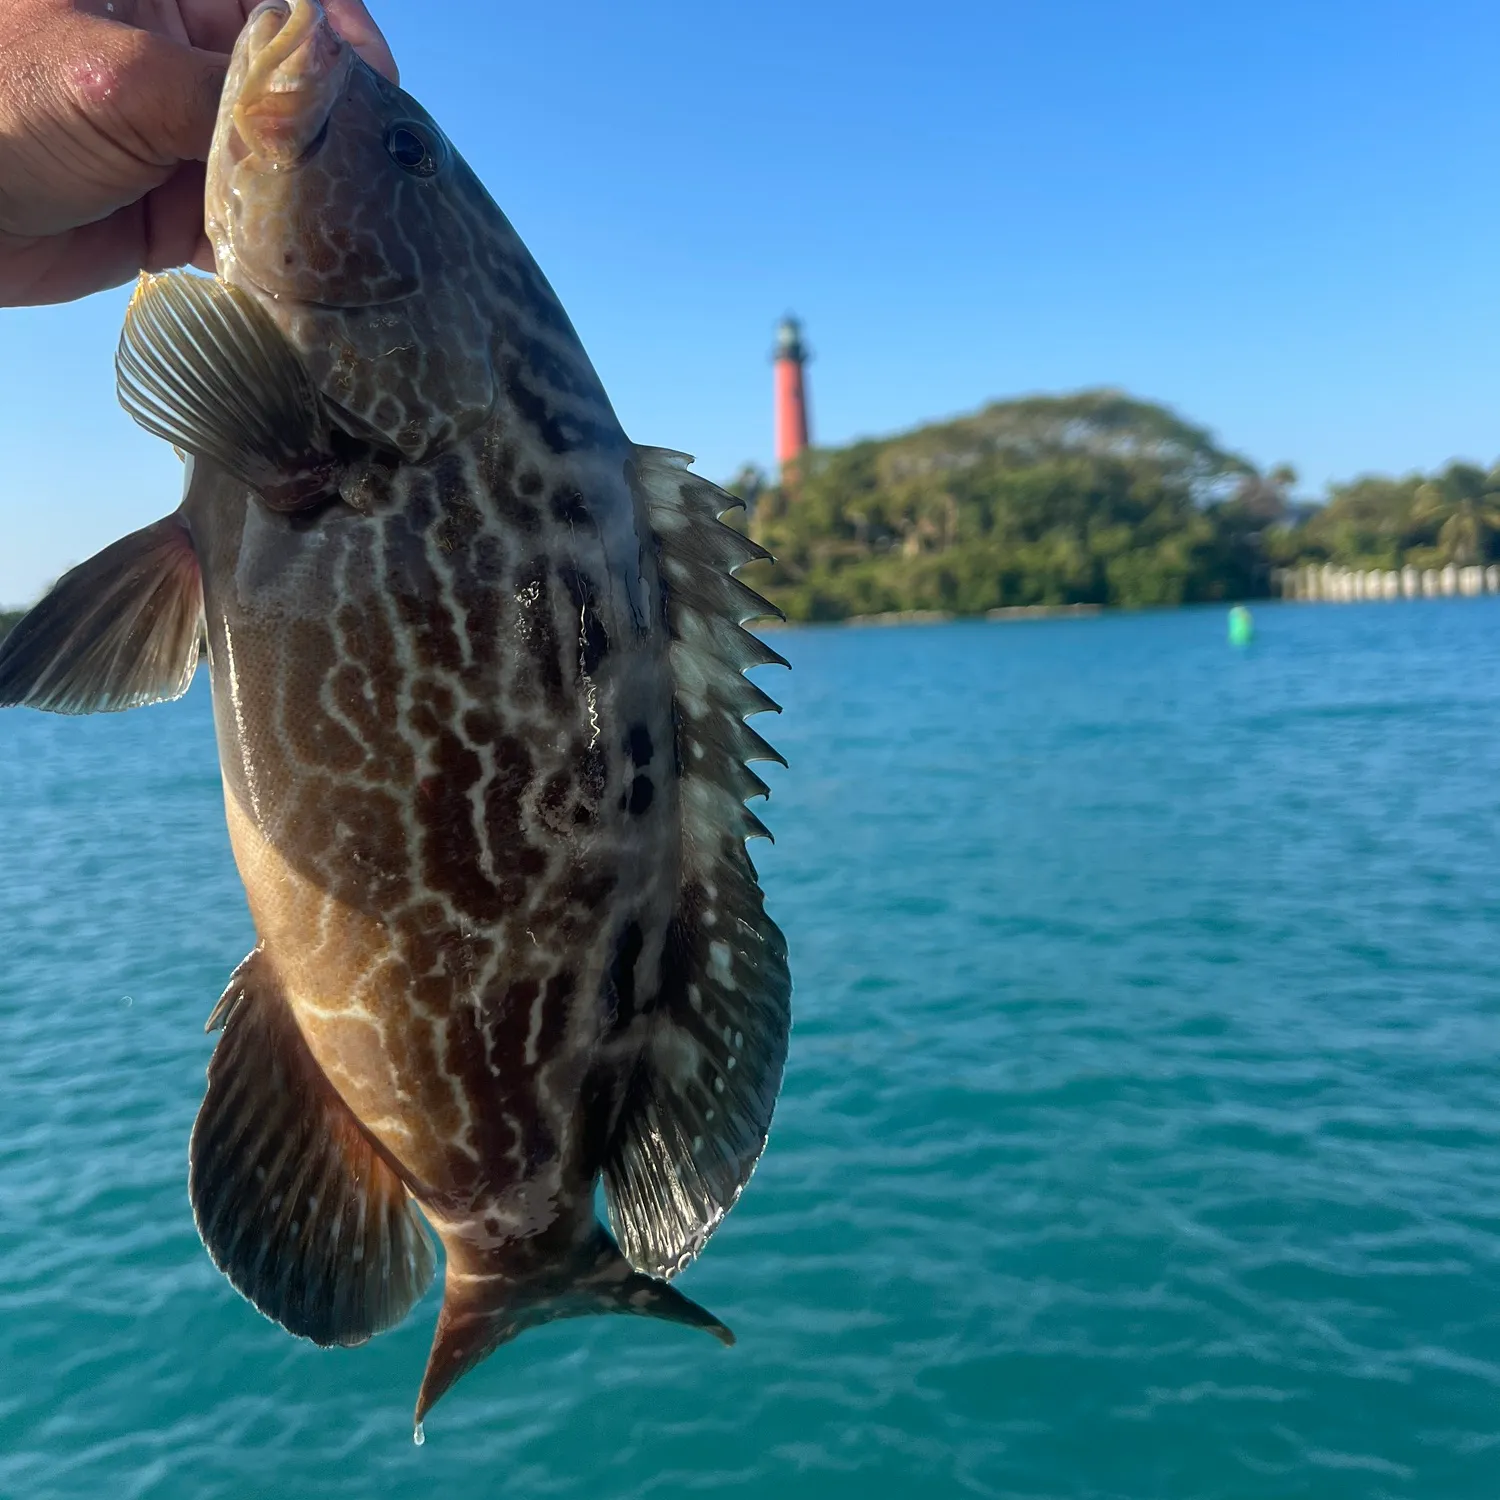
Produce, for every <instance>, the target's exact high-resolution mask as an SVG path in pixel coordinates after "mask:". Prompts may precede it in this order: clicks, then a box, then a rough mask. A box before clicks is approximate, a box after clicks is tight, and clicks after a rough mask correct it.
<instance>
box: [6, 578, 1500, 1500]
mask: <svg viewBox="0 0 1500 1500" xmlns="http://www.w3.org/2000/svg"><path fill="white" fill-rule="evenodd" d="M1256 624H1257V637H1256V640H1255V643H1254V644H1253V645H1252V646H1251V647H1250V648H1249V649H1247V650H1244V651H1233V650H1231V649H1230V648H1229V647H1228V646H1227V645H1226V644H1225V620H1224V615H1223V613H1222V612H1221V611H1184V612H1180V613H1176V614H1160V615H1139V616H1134V617H1114V618H1103V619H1097V620H1063V621H1043V622H1028V623H1024V624H1006V625H998V624H995V625H953V626H945V627H936V628H916V629H905V628H903V629H864V630H854V629H851V630H829V631H799V632H787V633H785V634H783V635H780V636H778V638H777V645H778V646H780V647H781V648H782V649H783V650H784V651H785V653H786V654H787V655H788V656H789V657H790V658H791V659H792V661H793V664H794V666H795V671H794V673H793V674H792V675H791V676H790V677H787V676H785V675H784V674H782V675H779V676H776V677H775V678H774V679H770V678H768V679H767V680H768V685H769V686H772V687H773V688H774V689H775V690H777V691H778V692H779V694H780V695H781V696H782V697H783V698H784V700H785V702H786V704H787V709H788V711H787V713H786V715H785V716H784V717H783V719H782V720H780V721H779V722H778V723H776V724H775V726H774V730H773V738H775V740H776V741H777V743H778V744H780V745H781V747H782V748H783V749H784V750H785V751H786V752H787V753H788V756H789V757H790V759H791V761H792V771H791V772H790V773H788V774H782V775H778V776H777V777H776V778H775V783H776V795H775V799H774V800H773V802H772V804H771V807H770V810H769V814H768V816H769V819H770V821H771V823H772V824H773V826H774V827H775V829H776V832H777V834H778V837H779V840H780V841H779V843H778V845H777V847H776V848H775V849H774V850H766V847H765V846H764V845H758V846H757V850H758V851H761V853H760V856H759V857H760V859H761V863H762V866H763V869H764V870H765V873H766V880H767V884H768V887H769V890H770V896H771V901H772V905H773V909H774V910H775V912H776V914H777V916H778V917H779V918H780V920H781V922H782V923H783V925H784V926H785V928H786V930H787V934H788V937H789V939H790V942H791V947H792V954H793V963H794V971H795V974H796V978H797V1025H796V1030H795V1032H794V1036H793V1049H792V1056H791V1062H790V1066H789V1072H788V1077H787V1085H786V1091H785V1093H784V1095H783V1099H782V1103H781V1108H780V1112H779V1114H778V1116H777V1123H776V1128H775V1130H774V1132H773V1134H772V1139H771V1145H770V1149H769V1151H768V1153H767V1155H766V1158H765V1161H764V1163H763V1164H762V1166H761V1168H760V1171H759V1172H758V1174H757V1175H756V1178H755V1180H754V1182H753V1183H752V1184H751V1186H750V1188H749V1189H748V1190H747V1192H746V1194H745V1197H744V1199H743V1200H742V1202H741V1204H740V1206H739V1207H738V1208H737V1209H736V1211H735V1213H734V1214H733V1215H732V1216H731V1217H730V1219H729V1221H728V1222H727V1223H726V1225H725V1227H724V1228H723V1229H722V1230H721V1231H720V1233H719V1235H718V1236H717V1237H716V1239H715V1240H714V1242H713V1244H712V1246H711V1248H710V1249H709V1251H708V1253H707V1254H706V1255H705V1256H704V1258H703V1260H702V1261H701V1262H700V1263H699V1264H698V1265H697V1266H695V1267H694V1268H693V1269H692V1270H691V1271H689V1272H688V1273H687V1275H686V1276H685V1278H684V1286H685V1288H686V1289H687V1290H688V1291H689V1292H690V1294H691V1295H692V1296H694V1297H695V1298H698V1299H699V1300H701V1301H702V1302H704V1303H705V1304H706V1305H708V1306H709V1307H711V1308H713V1309H714V1311H715V1312H717V1313H719V1314H720V1315H721V1316H723V1317H724V1318H725V1319H726V1320H727V1321H728V1322H729V1323H730V1324H731V1325H732V1326H733V1327H734V1328H735V1329H736V1331H737V1332H738V1334H739V1337H740V1343H739V1345H738V1347H737V1348H735V1349H732V1350H728V1351H726V1350H723V1349H721V1348H719V1347H718V1346H717V1345H716V1344H714V1343H713V1342H712V1341H710V1340H708V1339H706V1338H703V1337H702V1336H701V1335H694V1334H692V1333H690V1332H688V1331H684V1330H679V1329H675V1328H670V1327H664V1326H662V1325H658V1324H650V1323H646V1322H644V1321H639V1320H635V1319H624V1318H620V1319H594V1320H590V1321H585V1322H576V1323H567V1324H560V1325H554V1326H552V1327H549V1328H545V1329H542V1330H540V1331H538V1332H534V1333H529V1334H527V1335H526V1336H525V1337H524V1338H523V1339H521V1340H520V1341H518V1342H517V1343H515V1344H513V1345H511V1346H510V1347H509V1348H507V1349H505V1350H503V1351H501V1352H500V1353H499V1354H498V1355H497V1356H496V1357H495V1358H493V1359H492V1360H490V1361H489V1363H488V1364H487V1365H485V1366H484V1367H483V1368H482V1369H481V1370H479V1371H478V1372H476V1373H475V1374H474V1375H471V1376H470V1377H469V1378H468V1379H467V1380H465V1381H464V1382H463V1384H462V1385H461V1386H460V1387H459V1388H458V1389H457V1390H456V1391H455V1392H454V1393H453V1394H452V1395H451V1396H449V1397H448V1398H447V1399H446V1400H445V1401H444V1402H443V1403H442V1405H441V1406H439V1408H438V1409H437V1411H436V1412H435V1413H434V1415H433V1417H432V1419H431V1420H430V1421H429V1423H428V1429H427V1443H426V1446H425V1447H423V1448H421V1449H416V1448H414V1447H413V1446H412V1443H411V1436H410V1411H411V1405H412V1401H413V1398H414V1395H415V1392H416V1386H417V1381H418V1378H419V1376H420V1373H421V1369H422V1363H423V1359H424V1357H425V1354H426V1348H427V1343H428V1340H429V1338H430V1335H431V1328H432V1321H433V1317H434V1315H435V1302H434V1300H433V1299H432V1298H429V1300H428V1301H427V1302H425V1303H424V1304H423V1305H422V1306H421V1308H419V1309H418V1311H417V1312H416V1313H415V1314H414V1315H413V1316H412V1317H411V1318H410V1319H409V1320H408V1322H407V1323H406V1324H405V1325H404V1326H403V1327H401V1328H400V1329H399V1330H397V1331H396V1332H394V1333H392V1334H390V1335H387V1336H386V1337H384V1338H382V1339H379V1340H377V1341H376V1342H374V1343H373V1344H371V1345H368V1346H366V1347H365V1348H363V1349H359V1350H352V1351H341V1352H338V1353H323V1352H320V1351H318V1350H315V1349H313V1348H311V1347H310V1346H307V1345H303V1344H299V1343H297V1342H296V1341H294V1340H292V1339H290V1338H289V1337H287V1336H286V1335H285V1334H283V1333H281V1332H280V1331H279V1330H278V1329H276V1328H274V1327H272V1326H271V1325H270V1324H269V1323H266V1322H264V1321H263V1320H262V1319H261V1318H260V1317H259V1316H258V1315H257V1314H255V1313H254V1312H253V1311H252V1310H251V1309H250V1308H249V1306H248V1305H247V1304H245V1303H243V1302H242V1301H240V1299H239V1298H238V1297H237V1296H236V1295H235V1294H234V1292H233V1291H232V1290H231V1289H230V1288H229V1286H228V1285H227V1283H226V1282H225V1281H224V1280H223V1279H222V1278H221V1277H220V1276H219V1275H218V1273H217V1272H215V1271H214V1270H213V1268H212V1266H211V1265H210V1264H209V1261H208V1259H207V1257H206V1255H205V1254H204V1253H203V1251H202V1249H201V1247H200V1246H199V1244H198V1241H197V1238H196V1236H195V1234H194V1231H193V1226H192V1220H191V1216H190V1214H189V1210H188V1205H187V1198H186V1188H185V1181H186V1149H187V1138H188V1130H189V1127H190V1125H191V1123H192V1119H193V1115H194V1112H195V1110H196V1108H197V1104H198V1101H199V1099H200V1097H201V1094H202V1089H203V1069H204V1066H205V1064H206V1062H207V1059H208V1053H209V1046H210V1042H209V1039H208V1038H206V1037H205V1036H204V1035H203V1032H202V1024H203V1020H204V1018H205V1017H206V1016H207V1014H208V1011H209V1008H210V1007H211V1005H212V1004H213V1001H214V999H215V998H216V996H217V995H218V993H219V990H220V988H221V986H222V984H223V982H224V980H225V978H226V976H227V975H228V973H229V970H230V969H231V967H232V966H233V965H234V963H235V962H236V961H237V960H238V959H239V958H240V956H241V955H242V954H243V953H244V951H245V950H246V948H247V947H248V946H249V944H250V941H251V934H250V928H249V924H248V919H247V917H246V914H245V909H244V904H243V899H242V896H241V893H240V889H239V886H238V883H237V881H236V879H235V876H234V872H233V869H232V867H231V864H230V860H229V855H228V850H227V846H226V841H225V836H224V832H223V827H222V816H221V811H220V807H219V800H218V799H219V791H218V784H217V777H216V774H215V768H214V761H213V752H212V746H211V731H210V723H209V714H208V702H207V694H206V690H205V689H206V684H205V683H204V682H203V681H202V680H200V682H199V683H198V685H197V686H196V687H195V689H194V691H193V692H192V693H191V694H190V696H189V697H188V698H187V699H186V700H185V701H184V702H182V703H180V704H177V705H173V706H169V707H166V708H161V709H152V710H145V711H141V712H138V713H135V714H130V715H125V716H122V717H119V718H113V719H98V720H89V721H67V720H59V719H52V718H46V717H43V716H40V715H35V714H27V713H20V712H9V713H6V714H3V715H0V808H3V811H4V816H3V818H0V1494H3V1495H4V1496H7V1497H8V1496H23V1495H24V1496H27V1497H32V1500H48V1497H54V1496H84V1495H89V1496H93V1495H109V1496H121V1497H127V1496H153V1497H155V1496H162V1497H172V1500H176V1497H183V1500H187V1497H192V1500H200V1497H209V1496H226V1497H227V1496H235V1497H240V1496H246V1495H255V1496H260V1495H273V1494H274V1495H287V1496H350V1497H355V1496H358V1497H373V1496H378V1495H386V1494H400V1495H402V1496H427V1495H431V1496H441V1497H443V1500H466V1497H470V1496H473V1497H480V1496H484V1497H491V1496H507V1497H533V1496H535V1497H554V1496H557V1497H566V1496H575V1495H578V1496H582V1495H590V1496H593V1495H602V1496H645V1495H661V1496H668V1495H677V1494H682V1493H697V1492H700V1491H701V1492H704V1493H713V1494H715V1495H719V1496H723V1495H741V1496H747V1497H748V1496H763V1495H772V1496H775V1497H776V1500H797V1497H803V1496H806V1497H815V1496H816V1497H838V1496H860V1497H886V1496H892V1497H895V1496H909V1495H915V1494H924V1495H925V1494H935V1495H936V1494H943V1495H948V1494H951V1495H963V1494H971V1495H980V1496H1005V1497H1015V1500H1020V1497H1026V1500H1039V1497H1068V1500H1073V1497H1078V1500H1104V1497H1111V1500H1113V1497H1130V1500H1178V1497H1181V1500H1218V1497H1257V1500H1258V1497H1281V1496H1307V1497H1317V1500H1341V1497H1354V1496H1359V1497H1366V1496H1368V1497H1376V1496H1413V1497H1416V1496H1421V1497H1442V1500H1458V1497H1468V1496H1474V1497H1484V1500H1493V1497H1494V1496H1496V1495H1497V1494H1500V839H1497V836H1496V835H1497V830H1500V601H1497V602H1492V601H1488V600H1479V601H1457V602H1451V603H1439V602H1433V603H1424V604H1407V605H1390V606H1378V605H1372V606H1355V607H1349V608H1343V609H1333V608H1321V609H1320V608H1317V607H1301V608H1299V607H1295V606H1288V607H1282V608H1269V607H1268V608H1263V609H1257V611H1256Z"/></svg>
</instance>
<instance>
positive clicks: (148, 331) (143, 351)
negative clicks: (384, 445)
mask: <svg viewBox="0 0 1500 1500" xmlns="http://www.w3.org/2000/svg"><path fill="white" fill-rule="evenodd" d="M115 373H116V376H117V379H118V386H119V394H120V404H121V405H122V406H123V407H124V408H125V410H126V411H128V412H129V413H130V415H131V416H132V417H134V418H135V420H136V421H137V422H139V423H140V424H141V426H142V427H144V428H145V429H146V430H147V431H148V432H153V433H155V434H156V436H157V437H162V438H166V440H167V441H168V442H170V443H173V444H175V445H176V446H177V447H179V448H183V449H186V450H187V452H189V453H196V454H199V455H201V456H202V457H205V458H211V459H213V460H214V461H215V462H216V463H218V464H220V465H221V466H222V467H223V468H224V469H226V470H228V472H229V473H231V474H233V475H234V476H235V477H236V478H237V479H240V480H243V481H244V483H245V484H247V485H249V486H250V488H251V489H253V490H255V491H256V492H257V493H258V494H259V495H260V496H261V498H262V499H263V500H264V501H265V502H266V504H267V505H269V506H270V507H271V508H272V509H273V510H297V509H299V508H300V507H302V506H303V505H308V504H311V503H314V502H315V501H317V500H319V499H320V498H321V497H323V496H324V495H327V494H329V493H331V492H332V491H333V490H334V489H336V488H337V485H338V477H339V471H340V468H341V465H340V464H339V463H338V462H337V461H336V460H335V458H334V457H333V455H332V454H331V453H330V451H329V449H328V445H327V442H326V439H325V435H324V433H323V430H322V426H321V423H320V421H319V412H320V406H319V402H318V395H317V392H316V390H315V389H314V387H313V383H312V379H311V377H310V376H309V375H308V373H307V370H306V368H305V366H304V365H303V363H302V361H301V360H300V359H299V358H298V357H297V354H296V351H295V350H293V349H292V347H291V345H290V344H288V343H287V341H286V340H285V339H284V338H283V337H282V335H281V330H280V329H279V328H277V326H276V325H275V323H273V322H272V321H271V317H270V315H269V314H268V313H267V312H266V311H265V309H264V308H263V307H261V305H260V303H258V302H257V301H256V300H255V298H254V297H252V296H251V295H250V294H249V293H248V292H244V291H241V290H240V289H239V288H238V287H233V286H229V285H227V284H226V283H225V282H222V281H220V280H218V279H217V278H216V277H209V276H195V275H193V274H192V273H191V272H188V271H169V272H167V274H166V275H164V276H151V275H143V276H142V277H141V279H140V283H139V285H138V286H137V287H136V292H135V296H134V297H132V298H131V300H130V307H129V310H128V311H127V312H126V314H125V327H124V330H123V331H122V333H121V335H120V347H119V351H118V353H117V354H116V356H115Z"/></svg>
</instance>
